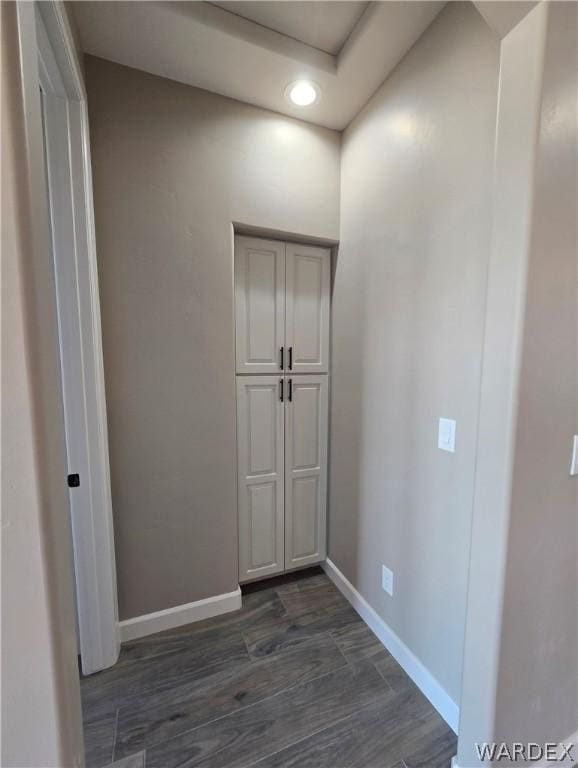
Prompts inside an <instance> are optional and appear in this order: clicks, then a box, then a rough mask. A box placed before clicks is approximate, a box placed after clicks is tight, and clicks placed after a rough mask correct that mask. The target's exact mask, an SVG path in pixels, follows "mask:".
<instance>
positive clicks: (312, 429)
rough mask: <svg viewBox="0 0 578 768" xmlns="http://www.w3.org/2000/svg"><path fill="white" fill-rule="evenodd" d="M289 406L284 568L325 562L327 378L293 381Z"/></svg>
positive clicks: (303, 376)
mask: <svg viewBox="0 0 578 768" xmlns="http://www.w3.org/2000/svg"><path fill="white" fill-rule="evenodd" d="M291 390H292V400H291V401H290V402H289V401H287V402H286V404H285V568H286V570H290V569H291V568H298V567H301V566H303V565H310V564H312V563H318V562H320V561H321V560H323V559H324V558H325V546H326V545H325V540H326V530H325V526H326V522H325V521H326V509H325V507H326V492H327V406H328V396H327V395H328V381H327V376H308V375H302V376H294V377H291Z"/></svg>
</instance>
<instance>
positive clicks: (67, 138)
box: [17, 0, 120, 674]
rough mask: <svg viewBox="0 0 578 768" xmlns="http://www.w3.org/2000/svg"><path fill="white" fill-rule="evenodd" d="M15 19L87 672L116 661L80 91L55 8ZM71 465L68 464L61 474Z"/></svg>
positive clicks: (52, 4)
mask: <svg viewBox="0 0 578 768" xmlns="http://www.w3.org/2000/svg"><path fill="white" fill-rule="evenodd" d="M17 16H18V32H19V43H20V48H21V56H22V62H23V65H22V69H23V86H24V93H23V99H24V109H25V128H26V134H27V135H26V141H27V145H28V151H29V155H30V156H31V157H32V158H33V161H32V162H30V163H29V167H28V183H29V189H30V193H31V195H32V196H33V200H32V203H33V206H34V205H37V206H39V207H40V208H41V209H42V210H45V209H46V208H47V207H49V209H50V210H49V211H48V220H49V223H50V225H49V227H48V231H46V230H47V227H46V226H45V219H44V217H43V216H41V217H39V223H37V225H36V228H37V231H36V232H35V233H34V236H35V240H36V242H37V244H38V247H46V245H47V244H48V243H51V245H52V252H53V260H54V264H53V266H54V280H55V291H56V297H57V305H58V320H59V345H60V347H61V349H60V350H59V352H62V341H63V339H65V340H66V344H67V346H66V354H65V356H64V358H67V359H68V361H69V363H70V365H67V366H65V365H62V363H63V356H62V354H61V356H60V362H61V389H62V402H63V417H64V423H65V431H66V443H67V453H68V449H69V448H71V447H72V449H73V450H72V453H73V455H74V460H75V462H78V463H79V464H80V465H81V467H82V472H81V477H80V483H81V488H82V490H83V493H82V502H80V501H79V500H80V498H81V495H80V494H77V495H76V497H75V496H74V495H73V494H74V493H75V491H77V490H79V489H76V488H71V489H70V494H69V496H70V514H71V531H72V549H73V553H74V577H75V585H76V599H77V617H78V630H79V632H78V636H79V652H80V655H81V662H82V670H83V672H84V673H85V674H89V673H92V672H96V671H98V670H100V669H104V668H106V667H109V666H111V665H112V664H114V663H115V662H116V660H117V658H118V653H119V650H120V635H119V628H118V606H117V588H116V567H115V558H114V534H113V519H112V501H111V491H110V469H109V455H108V432H107V421H106V401H105V389H104V366H103V356H102V338H101V323H100V300H99V291H98V272H97V261H96V244H95V232H94V209H93V199H92V173H91V162H90V142H89V130H88V110H87V103H86V90H85V86H84V78H83V74H82V70H81V65H80V61H79V59H78V56H77V52H76V46H75V42H74V35H73V32H72V30H71V27H70V23H69V20H68V16H67V12H66V10H65V8H64V5H63V3H62V2H59V1H58V0H45V1H44V2H34V3H24V2H20V3H18V4H17ZM39 90H42V91H43V92H45V93H49V94H50V99H51V100H52V104H53V106H54V107H55V110H56V111H55V113H54V114H56V115H57V117H58V121H57V124H56V123H53V122H51V124H50V125H48V121H47V124H46V126H44V121H43V112H44V110H43V109H42V105H41V101H40V99H39ZM45 128H46V130H45ZM63 133H64V136H63ZM45 136H46V154H45V152H44V151H43V142H44V137H45ZM47 154H48V156H49V157H50V162H49V165H50V166H51V167H52V168H53V169H57V170H60V171H62V169H66V171H67V172H66V173H64V174H62V175H61V178H59V179H58V184H57V183H56V180H55V178H54V177H51V179H49V178H48V173H47V170H48V169H47V168H46V156H47ZM49 200H50V206H47V203H48V201H49ZM63 275H64V276H66V280H64V281H63V280H62V276H63ZM71 347H72V348H71ZM71 393H72V395H71ZM76 466H77V465H76V464H75V465H74V466H73V465H72V462H71V461H70V460H69V461H68V471H69V472H76V471H77V469H76ZM62 482H66V478H62Z"/></svg>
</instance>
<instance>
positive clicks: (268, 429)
mask: <svg viewBox="0 0 578 768" xmlns="http://www.w3.org/2000/svg"><path fill="white" fill-rule="evenodd" d="M282 382H283V379H282V378H281V377H279V376H237V456H238V478H239V479H238V513H239V582H241V583H242V582H244V581H250V580H251V579H256V578H260V577H261V576H271V575H273V574H276V573H282V572H283V571H284V569H285V561H284V548H283V540H284V514H283V495H284V487H283V486H284V466H283V448H284V447H283V432H284V402H283V401H282V399H281V398H282V392H283V390H282V387H283V383H282Z"/></svg>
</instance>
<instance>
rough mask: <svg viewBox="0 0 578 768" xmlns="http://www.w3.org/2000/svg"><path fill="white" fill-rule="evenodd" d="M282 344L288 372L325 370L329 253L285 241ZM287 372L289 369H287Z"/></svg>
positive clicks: (327, 365)
mask: <svg viewBox="0 0 578 768" xmlns="http://www.w3.org/2000/svg"><path fill="white" fill-rule="evenodd" d="M285 260H286V267H285V280H286V303H287V309H286V313H287V314H286V328H285V343H286V345H287V349H288V350H291V363H292V365H291V367H290V370H291V372H292V373H326V372H327V371H328V367H329V284H330V265H331V262H330V253H329V250H328V249H327V248H315V247H313V246H308V245H296V244H295V243H287V248H286V257H285ZM287 370H288V372H289V368H288V369H287Z"/></svg>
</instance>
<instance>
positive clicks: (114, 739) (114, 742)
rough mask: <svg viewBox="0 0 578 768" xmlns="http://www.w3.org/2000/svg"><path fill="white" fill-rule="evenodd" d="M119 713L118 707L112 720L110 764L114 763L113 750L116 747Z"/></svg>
mask: <svg viewBox="0 0 578 768" xmlns="http://www.w3.org/2000/svg"><path fill="white" fill-rule="evenodd" d="M119 712H120V707H117V708H116V714H115V718H114V731H113V735H112V754H111V756H110V762H111V763H114V750H115V747H116V734H117V733H118V714H119Z"/></svg>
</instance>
